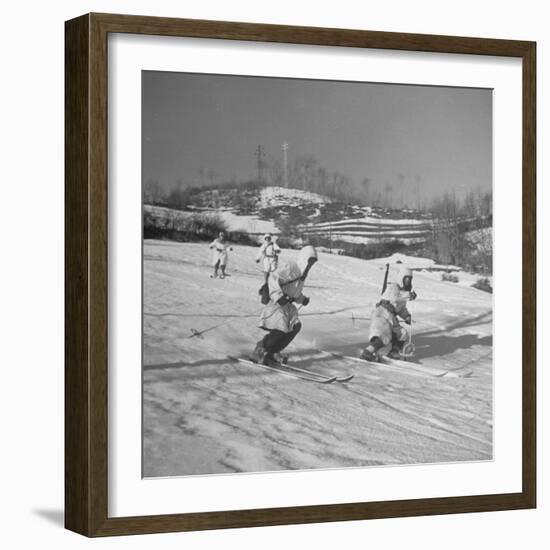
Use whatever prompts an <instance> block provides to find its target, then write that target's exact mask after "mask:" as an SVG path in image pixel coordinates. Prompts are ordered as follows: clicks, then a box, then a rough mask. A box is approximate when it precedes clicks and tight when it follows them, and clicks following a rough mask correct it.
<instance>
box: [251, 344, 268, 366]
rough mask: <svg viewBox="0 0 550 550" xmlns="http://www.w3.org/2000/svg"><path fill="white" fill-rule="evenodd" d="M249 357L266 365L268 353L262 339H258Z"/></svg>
mask: <svg viewBox="0 0 550 550" xmlns="http://www.w3.org/2000/svg"><path fill="white" fill-rule="evenodd" d="M250 359H252V361H254V362H255V363H259V364H260V365H267V362H266V361H267V360H268V359H269V354H268V353H267V351H266V350H265V348H264V344H263V342H262V340H260V341H259V342H258V343H257V344H256V347H255V348H254V351H253V352H252V355H251V356H250Z"/></svg>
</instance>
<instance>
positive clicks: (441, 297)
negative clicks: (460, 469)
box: [143, 240, 493, 477]
mask: <svg viewBox="0 0 550 550" xmlns="http://www.w3.org/2000/svg"><path fill="white" fill-rule="evenodd" d="M233 248H234V249H233V252H231V253H230V258H229V266H228V272H229V274H230V277H229V278H227V279H225V280H219V279H210V278H209V273H210V270H211V267H210V252H209V250H208V248H207V247H206V246H205V245H204V244H203V243H175V242H167V241H152V240H148V241H145V244H144V293H143V300H144V302H143V312H144V317H143V360H144V366H143V415H144V417H143V422H144V424H143V438H144V439H143V442H144V448H143V452H144V455H143V463H144V475H145V476H146V477H155V476H165V475H191V474H206V473H228V472H243V471H265V470H270V471H275V470H293V469H309V468H341V467H364V466H377V465H378V466H379V465H397V464H420V463H434V462H450V461H453V462H455V461H472V460H475V461H477V460H491V458H492V456H493V449H492V422H493V419H492V388H493V386H492V376H493V371H492V297H491V295H490V294H486V293H484V292H481V291H478V290H475V289H472V288H466V287H462V286H458V285H455V284H453V283H447V282H443V281H441V280H439V279H438V278H437V277H436V276H434V274H433V273H431V272H429V271H427V270H426V271H416V272H415V275H414V285H415V289H416V291H417V292H418V300H417V301H416V302H414V304H412V307H411V312H412V315H413V319H414V323H413V331H414V332H413V338H414V342H415V344H416V346H417V355H418V357H417V358H418V361H419V362H420V364H421V365H422V366H423V367H425V368H427V369H445V370H446V371H449V372H450V373H456V374H457V376H445V377H443V378H436V377H431V376H423V375H421V374H419V373H417V372H416V373H415V372H413V371H410V372H407V371H403V370H399V369H397V370H396V369H393V370H392V369H389V368H384V367H376V366H369V365H362V364H358V363H355V362H351V361H346V360H341V359H337V358H334V357H331V356H330V355H328V354H326V353H325V354H323V353H319V352H318V351H317V350H318V349H319V348H321V349H323V350H328V351H333V352H340V353H346V354H356V353H357V351H358V349H359V348H360V347H361V346H363V345H364V343H365V340H366V338H367V331H368V324H369V318H370V312H371V309H372V307H373V304H374V303H375V302H376V301H377V300H378V298H379V293H380V285H381V282H382V278H383V273H384V263H385V260H389V261H390V262H391V263H392V270H395V269H397V263H396V262H397V261H398V260H400V261H405V262H410V263H411V264H412V263H413V262H416V264H413V266H414V267H416V268H417V269H423V268H426V269H427V268H429V267H430V265H432V263H431V262H430V260H424V262H422V261H421V260H420V259H411V258H408V257H406V256H400V257H394V258H390V259H380V260H371V261H364V260H359V259H356V258H350V257H346V256H338V255H331V254H322V253H321V254H320V258H319V262H318V263H317V264H316V265H315V267H314V269H313V270H312V272H311V274H310V277H309V278H308V281H307V284H306V289H305V293H306V294H307V295H308V296H310V298H311V303H310V305H309V306H308V307H307V308H303V309H302V310H301V311H300V315H301V319H302V322H303V327H304V328H303V330H302V332H301V333H300V335H299V336H298V338H297V339H296V340H295V342H293V343H292V344H291V346H290V348H289V352H290V353H291V356H292V360H293V361H294V362H295V363H296V364H298V365H301V366H303V367H304V368H310V369H313V370H315V371H317V372H321V373H339V374H343V373H353V374H354V375H355V377H354V379H353V380H352V381H351V382H350V383H348V384H339V385H337V386H336V385H334V384H332V385H329V386H325V385H319V384H315V383H311V382H306V381H300V380H294V379H291V378H287V377H285V376H281V375H280V374H277V373H271V372H267V371H264V370H262V369H260V368H257V367H248V366H246V365H242V364H239V363H236V362H235V361H232V360H230V359H228V355H240V354H244V353H247V352H250V351H251V350H252V348H253V347H254V344H255V342H256V341H257V340H258V339H259V338H261V337H262V335H263V332H262V331H261V330H259V329H258V328H257V323H258V314H259V311H260V307H261V306H260V304H259V301H258V294H257V289H258V287H259V285H260V284H261V279H262V275H261V273H260V271H259V269H260V268H259V267H258V265H257V264H256V263H255V262H254V257H255V252H256V249H255V248H254V247H248V246H234V247H233ZM294 254H295V252H294V251H292V250H283V254H282V259H284V258H285V257H292V256H293V255H294ZM469 370H471V371H472V375H471V376H470V377H467V378H461V377H459V376H458V375H459V374H460V373H461V372H462V373H464V372H467V371H469Z"/></svg>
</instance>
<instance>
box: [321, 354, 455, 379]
mask: <svg viewBox="0 0 550 550" xmlns="http://www.w3.org/2000/svg"><path fill="white" fill-rule="evenodd" d="M326 353H330V354H331V355H333V356H334V357H340V358H341V359H348V360H350V361H355V362H356V363H366V364H367V365H372V366H373V367H379V368H384V367H390V368H394V369H396V370H398V371H400V372H407V374H413V375H416V376H430V377H433V378H442V377H444V376H448V375H450V376H457V375H456V373H450V372H449V371H446V370H440V369H430V368H428V367H423V366H421V365H418V363H410V362H407V361H399V360H396V359H390V358H388V357H384V358H383V359H382V361H367V360H366V359H361V358H360V357H355V356H353V355H343V354H341V353H335V352H330V351H329V352H326Z"/></svg>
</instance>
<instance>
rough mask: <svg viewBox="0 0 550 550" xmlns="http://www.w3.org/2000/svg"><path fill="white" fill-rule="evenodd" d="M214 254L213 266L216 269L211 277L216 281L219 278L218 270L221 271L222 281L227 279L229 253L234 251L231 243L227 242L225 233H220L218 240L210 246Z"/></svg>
mask: <svg viewBox="0 0 550 550" xmlns="http://www.w3.org/2000/svg"><path fill="white" fill-rule="evenodd" d="M208 248H210V249H211V250H213V252H212V265H213V267H214V273H213V274H212V275H210V277H213V278H214V279H215V278H216V277H217V276H218V269H220V270H221V272H222V273H221V275H220V279H224V278H225V268H226V267H227V256H228V254H227V252H228V250H233V248H231V246H229V243H228V242H227V241H226V240H225V233H224V232H223V231H220V232H219V234H218V238H217V239H214V241H212V242H211V243H210V245H209V246H208Z"/></svg>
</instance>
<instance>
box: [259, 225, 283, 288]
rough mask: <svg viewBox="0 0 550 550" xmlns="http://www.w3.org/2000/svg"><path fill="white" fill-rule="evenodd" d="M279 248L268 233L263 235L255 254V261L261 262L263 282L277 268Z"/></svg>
mask: <svg viewBox="0 0 550 550" xmlns="http://www.w3.org/2000/svg"><path fill="white" fill-rule="evenodd" d="M280 253H281V249H280V248H279V246H278V245H277V243H275V242H273V237H272V235H271V234H270V233H266V234H265V235H264V241H263V243H262V245H261V246H260V250H259V251H258V254H257V255H256V263H257V264H259V263H260V262H262V268H263V272H264V278H265V283H267V281H268V279H269V274H270V273H272V272H273V271H276V270H277V265H278V262H279V254H280Z"/></svg>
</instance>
